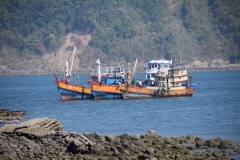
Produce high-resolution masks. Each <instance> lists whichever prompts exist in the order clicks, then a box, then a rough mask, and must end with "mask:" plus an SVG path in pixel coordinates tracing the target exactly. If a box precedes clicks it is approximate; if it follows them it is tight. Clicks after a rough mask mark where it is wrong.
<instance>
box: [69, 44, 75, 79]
mask: <svg viewBox="0 0 240 160" xmlns="http://www.w3.org/2000/svg"><path fill="white" fill-rule="evenodd" d="M75 51H76V46H75V47H74V50H73V54H72V62H71V68H70V71H69V76H70V77H71V74H72V67H73V61H74V55H75Z"/></svg>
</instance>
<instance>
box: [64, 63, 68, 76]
mask: <svg viewBox="0 0 240 160" xmlns="http://www.w3.org/2000/svg"><path fill="white" fill-rule="evenodd" d="M67 78H68V60H66V64H65V79H66V80H67Z"/></svg>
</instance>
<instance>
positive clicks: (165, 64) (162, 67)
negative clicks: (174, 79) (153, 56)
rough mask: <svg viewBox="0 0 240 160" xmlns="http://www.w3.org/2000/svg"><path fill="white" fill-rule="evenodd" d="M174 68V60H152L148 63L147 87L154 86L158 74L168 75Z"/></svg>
mask: <svg viewBox="0 0 240 160" xmlns="http://www.w3.org/2000/svg"><path fill="white" fill-rule="evenodd" d="M171 67H172V60H170V61H168V60H165V59H160V60H151V61H149V62H148V67H147V70H146V81H145V84H146V83H147V86H150V85H154V82H155V75H156V73H157V72H164V73H167V72H168V70H169V69H170V68H171Z"/></svg>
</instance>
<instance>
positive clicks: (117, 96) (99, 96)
mask: <svg viewBox="0 0 240 160" xmlns="http://www.w3.org/2000/svg"><path fill="white" fill-rule="evenodd" d="M93 97H94V99H96V100H100V99H123V95H122V94H121V93H111V92H103V91H93Z"/></svg>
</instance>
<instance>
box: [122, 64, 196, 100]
mask: <svg viewBox="0 0 240 160" xmlns="http://www.w3.org/2000/svg"><path fill="white" fill-rule="evenodd" d="M191 80H192V77H191V76H188V73H187V69H186V68H185V67H177V68H174V69H173V67H172V68H171V69H169V70H165V71H164V70H163V71H158V72H157V73H156V74H155V75H154V84H152V83H151V84H149V83H146V86H145V87H139V86H126V85H122V86H121V87H120V88H121V89H120V90H121V92H122V94H123V98H124V99H133V98H151V97H178V96H192V95H193V93H194V89H193V88H191ZM189 82H190V84H189Z"/></svg>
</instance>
